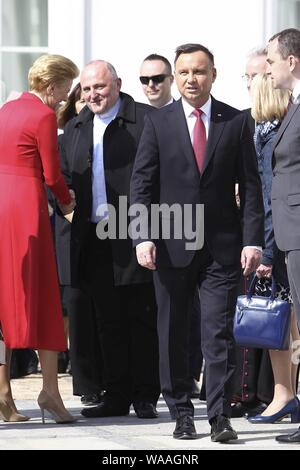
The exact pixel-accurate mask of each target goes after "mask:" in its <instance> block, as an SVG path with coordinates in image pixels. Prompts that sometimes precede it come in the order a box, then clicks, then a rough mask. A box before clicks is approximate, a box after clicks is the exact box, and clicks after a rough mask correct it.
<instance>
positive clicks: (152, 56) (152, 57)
mask: <svg viewBox="0 0 300 470" xmlns="http://www.w3.org/2000/svg"><path fill="white" fill-rule="evenodd" d="M146 60H161V61H162V62H163V63H164V64H165V66H166V67H167V70H168V73H169V74H170V75H171V74H172V66H171V64H170V62H169V61H168V59H167V58H166V57H164V56H163V55H160V54H150V55H148V56H147V57H146V58H145V59H144V60H143V62H145V61H146Z"/></svg>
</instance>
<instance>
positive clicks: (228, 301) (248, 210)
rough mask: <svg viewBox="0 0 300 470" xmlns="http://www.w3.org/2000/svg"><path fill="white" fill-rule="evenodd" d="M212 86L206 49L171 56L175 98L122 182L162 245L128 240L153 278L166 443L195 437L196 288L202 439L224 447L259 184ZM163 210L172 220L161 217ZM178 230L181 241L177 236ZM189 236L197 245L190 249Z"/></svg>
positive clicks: (257, 233)
mask: <svg viewBox="0 0 300 470" xmlns="http://www.w3.org/2000/svg"><path fill="white" fill-rule="evenodd" d="M215 78H216V69H215V67H214V57H213V55H212V54H211V52H210V51H209V50H208V49H207V48H206V47H204V46H202V45H200V44H185V45H183V46H180V47H178V48H177V50H176V57H175V79H176V83H177V86H178V89H179V92H180V94H181V95H182V99H181V100H179V101H177V102H175V103H173V104H171V105H169V106H167V107H165V108H162V109H160V110H156V111H153V112H152V113H149V114H148V115H147V116H146V119H145V127H144V131H143V134H142V137H141V140H140V144H139V148H138V152H137V157H136V160H135V165H134V170H133V175H132V182H131V203H141V204H143V205H144V206H145V208H146V209H147V210H145V214H144V215H143V220H146V217H145V215H147V212H148V211H150V208H152V207H150V206H151V204H152V203H153V202H159V203H160V204H165V206H164V207H163V208H164V210H162V214H161V228H160V230H161V232H162V234H165V236H164V235H162V236H160V237H156V238H157V239H155V240H154V241H152V240H151V238H150V237H149V238H148V239H147V237H145V236H144V235H145V233H146V232H145V230H144V232H145V233H144V234H143V236H140V237H138V233H137V234H135V238H136V240H135V242H134V243H135V244H136V245H137V246H136V253H137V258H138V261H139V263H140V264H141V265H142V266H145V267H147V268H149V269H151V270H153V271H154V283H155V289H156V298H157V303H158V332H159V349H160V379H161V387H162V392H163V395H164V398H165V400H166V402H167V405H168V407H169V409H170V413H171V416H172V417H173V418H176V428H175V431H174V433H173V436H174V438H177V439H194V438H196V437H197V435H196V431H195V427H194V422H193V414H194V410H193V405H192V402H191V400H190V397H189V393H190V381H189V380H188V372H189V370H188V369H189V367H188V351H189V344H188V341H189V323H190V315H189V312H190V305H191V302H192V301H193V296H194V293H195V289H196V286H197V285H198V286H199V291H200V304H201V336H202V352H203V356H204V358H205V363H206V397H207V411H208V419H209V422H210V424H211V439H212V440H213V441H220V442H224V441H228V440H231V439H236V438H237V434H236V432H235V431H234V430H233V429H232V427H231V424H230V420H229V417H230V399H231V379H232V375H233V371H234V341H233V336H232V318H233V313H234V310H235V302H236V290H237V283H238V280H239V275H240V263H241V265H242V268H243V270H244V275H247V274H249V273H250V272H251V271H253V270H254V269H256V267H257V266H258V264H259V262H260V257H261V249H260V247H261V246H262V245H263V237H264V235H263V205H262V196H261V184H260V180H259V176H258V172H257V165H256V156H255V150H254V147H253V142H252V137H251V134H250V132H249V129H248V126H247V124H246V117H245V114H244V113H240V112H239V111H237V110H236V109H234V108H231V107H230V106H228V105H226V104H224V103H221V102H219V101H217V100H215V99H214V98H212V97H211V95H210V90H211V87H212V84H213V82H214V81H215ZM199 108H201V110H199ZM201 111H202V114H203V116H201ZM194 113H196V116H195V115H194ZM200 119H201V120H202V123H201V122H200ZM203 131H205V134H203ZM206 134H208V140H207V145H206V151H205V148H204V144H205V142H204V139H205V140H206ZM194 137H195V139H194ZM191 142H193V146H194V151H193V147H192V143H191ZM203 150H204V152H203ZM201 152H202V153H201ZM201 157H202V158H201ZM196 158H197V161H196ZM203 158H204V161H203ZM236 181H238V182H239V185H240V199H241V208H240V213H239V212H238V209H237V206H236V202H235V182H236ZM173 204H176V208H177V214H175V211H174V210H173V209H174V207H173V208H172V207H171V208H170V206H172V205H173ZM201 205H203V206H204V234H205V236H204V245H203V246H202V248H201V240H199V234H200V232H201V230H203V223H201V221H200V223H199V218H198V215H199V213H201V207H203V206H201ZM166 207H169V208H170V210H169V213H167V211H166ZM161 209H162V207H161ZM185 211H186V214H190V216H189V215H187V217H183V220H180V218H178V212H179V213H180V212H181V213H183V214H184V216H185ZM149 213H150V212H149ZM195 213H197V215H195ZM150 220H151V217H150ZM150 223H151V222H150ZM168 223H169V224H168ZM151 229H153V227H152V226H151ZM180 229H183V230H182V232H183V235H181V236H178V235H179V232H180ZM152 232H153V231H152ZM168 232H169V233H170V236H169V234H168ZM192 232H194V234H195V237H196V239H197V241H196V242H195V240H193V243H192V246H191V245H190V244H189V243H190V241H191V240H190V239H191V233H192ZM152 238H153V237H152ZM200 238H201V237H200ZM149 240H151V241H149Z"/></svg>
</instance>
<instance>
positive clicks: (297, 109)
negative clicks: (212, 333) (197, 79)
mask: <svg viewBox="0 0 300 470" xmlns="http://www.w3.org/2000/svg"><path fill="white" fill-rule="evenodd" d="M267 62H268V69H267V73H270V74H271V77H272V80H273V86H274V87H275V88H283V89H288V90H290V91H291V92H292V98H293V103H294V104H291V105H290V107H289V110H288V112H287V114H286V116H285V118H284V120H283V121H282V124H281V126H280V128H279V131H278V133H277V135H276V137H275V140H274V153H273V163H274V169H273V181H272V217H273V225H274V235H275V240H276V243H277V246H278V248H279V249H280V250H281V251H285V252H286V260H287V271H288V278H289V284H290V288H291V292H292V297H293V304H294V307H295V310H296V314H297V318H298V324H299V319H300V131H299V122H300V121H299V119H300V106H299V103H300V30H298V29H293V28H291V29H286V30H284V31H281V32H280V33H277V34H275V35H274V36H273V37H272V38H271V39H270V41H269V44H268V57H267ZM297 360H298V357H297ZM276 439H277V440H278V441H279V442H300V428H299V429H298V430H297V431H296V432H295V433H293V434H287V435H281V436H278V437H277V438H276Z"/></svg>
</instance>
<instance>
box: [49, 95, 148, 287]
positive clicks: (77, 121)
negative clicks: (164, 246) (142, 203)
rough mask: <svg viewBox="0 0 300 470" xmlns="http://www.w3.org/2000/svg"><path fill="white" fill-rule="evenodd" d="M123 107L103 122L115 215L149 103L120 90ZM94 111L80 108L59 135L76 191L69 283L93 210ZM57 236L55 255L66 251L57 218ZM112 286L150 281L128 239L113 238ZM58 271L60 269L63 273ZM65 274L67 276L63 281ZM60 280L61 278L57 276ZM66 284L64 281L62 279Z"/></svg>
mask: <svg viewBox="0 0 300 470" xmlns="http://www.w3.org/2000/svg"><path fill="white" fill-rule="evenodd" d="M120 97H121V100H122V101H121V107H120V110H119V113H118V115H117V116H116V118H115V119H114V120H113V121H112V122H111V123H110V124H109V125H108V126H107V128H106V130H105V134H104V138H103V155H104V169H105V182H106V192H107V202H108V203H109V204H112V205H114V207H115V208H116V213H117V219H118V204H119V199H118V198H119V196H127V197H128V204H129V185H130V177H131V173H132V167H133V162H134V158H135V155H136V150H137V145H138V142H139V138H140V135H141V133H142V129H143V126H144V115H145V113H146V112H147V111H148V110H149V109H151V108H150V106H148V105H144V104H141V103H136V102H135V101H134V100H133V98H132V97H131V96H129V95H127V94H125V93H120ZM93 118H94V114H93V113H92V112H91V111H90V110H89V109H88V108H87V107H85V108H83V110H82V111H81V112H80V114H79V115H78V116H77V117H76V118H74V119H72V120H71V121H70V122H68V123H67V125H66V126H65V129H64V134H63V135H62V136H61V137H60V139H59V150H60V156H61V166H62V171H63V174H64V176H65V178H66V181H67V183H68V184H69V186H70V187H71V188H73V189H74V191H75V194H76V203H77V205H76V208H75V213H74V217H73V222H72V227H71V282H72V285H74V286H76V285H78V283H80V280H81V276H80V273H81V266H82V265H81V261H82V252H83V246H84V242H85V239H86V235H87V233H88V231H89V228H90V217H91V211H92V179H91V178H92V159H93ZM56 229H57V231H58V239H59V238H60V234H62V235H63V236H62V238H61V242H60V243H59V242H58V244H60V249H59V247H57V248H58V258H59V256H60V255H61V254H62V251H63V250H67V246H66V245H67V243H68V239H67V236H65V237H64V233H66V230H67V229H66V222H65V221H64V220H60V221H58V222H57V227H56ZM111 247H112V256H113V268H114V280H115V285H127V284H133V283H140V282H146V281H150V280H151V273H149V272H147V270H146V269H144V268H141V267H140V266H139V265H138V264H137V261H136V256H135V252H134V250H133V247H132V241H131V240H130V239H129V238H127V239H124V240H123V239H118V238H117V239H116V240H111ZM61 273H63V272H62V271H61ZM67 277H68V276H67V273H66V277H65V280H66V281H67V280H68V279H67ZM61 281H62V279H61ZM63 283H64V282H63Z"/></svg>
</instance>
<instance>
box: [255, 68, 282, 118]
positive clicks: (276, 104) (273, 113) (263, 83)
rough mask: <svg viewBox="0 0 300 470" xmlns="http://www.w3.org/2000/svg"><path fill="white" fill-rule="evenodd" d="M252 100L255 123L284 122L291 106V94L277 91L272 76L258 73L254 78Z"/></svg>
mask: <svg viewBox="0 0 300 470" xmlns="http://www.w3.org/2000/svg"><path fill="white" fill-rule="evenodd" d="M251 98H252V107H251V114H252V117H253V118H254V119H255V121H257V122H264V121H274V120H275V119H278V120H279V121H282V119H283V118H284V116H285V114H286V111H287V107H288V104H289V99H290V92H289V91H288V90H280V89H275V88H274V87H273V83H272V79H271V77H270V75H267V74H262V73H258V74H257V75H256V76H255V77H254V78H253V82H252V87H251Z"/></svg>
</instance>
